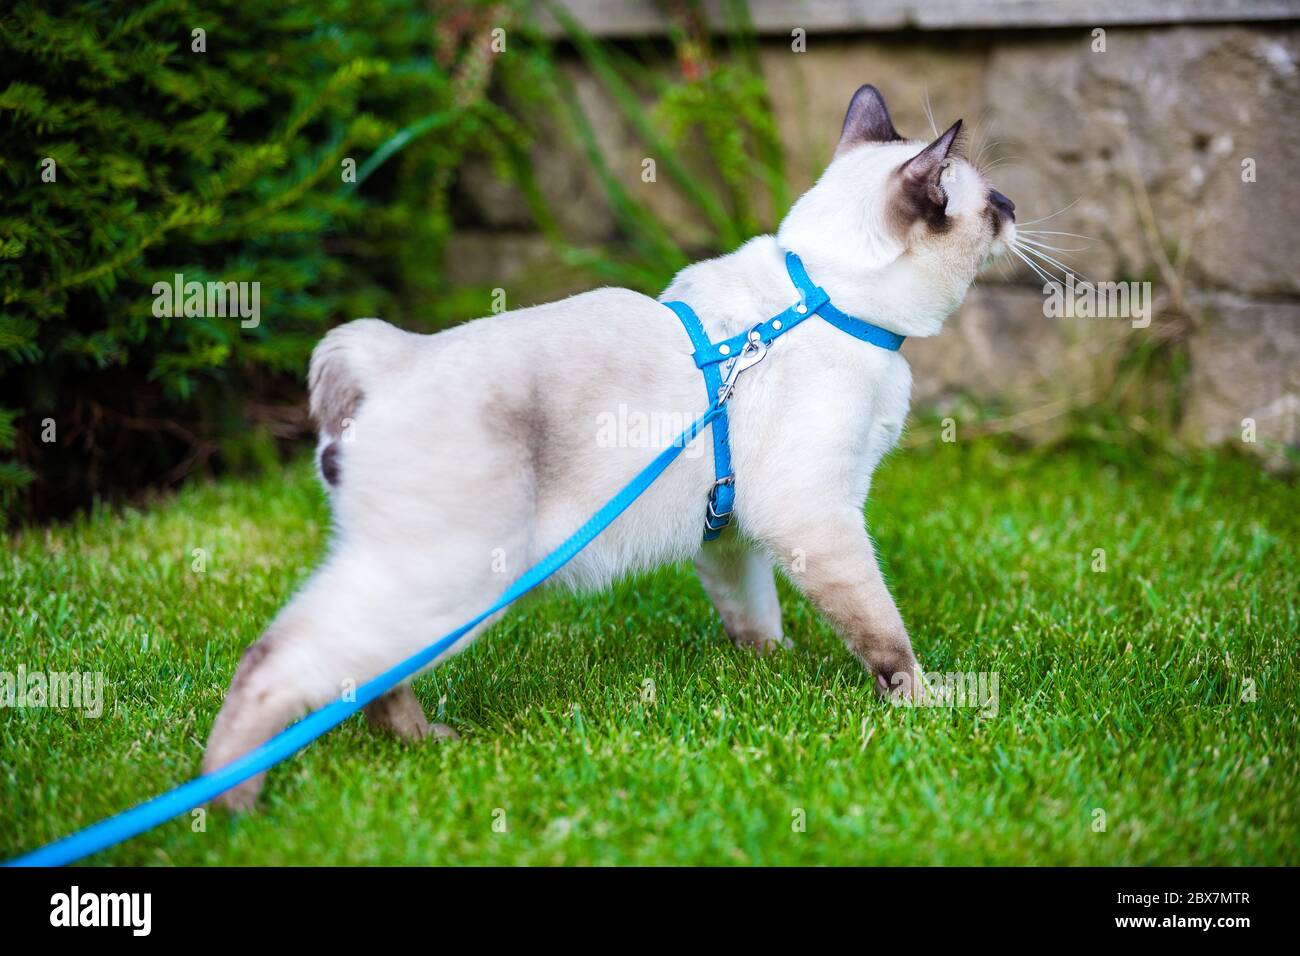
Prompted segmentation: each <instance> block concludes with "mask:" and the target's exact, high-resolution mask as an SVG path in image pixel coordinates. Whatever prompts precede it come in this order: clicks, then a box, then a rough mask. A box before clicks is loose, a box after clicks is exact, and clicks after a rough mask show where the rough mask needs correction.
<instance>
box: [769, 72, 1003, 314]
mask: <svg viewBox="0 0 1300 956" xmlns="http://www.w3.org/2000/svg"><path fill="white" fill-rule="evenodd" d="M961 128H962V123H961V120H958V121H957V122H956V123H954V124H953V125H952V126H950V127H949V128H948V129H947V130H945V131H944V132H943V133H941V134H940V135H939V136H938V138H937V139H935V140H934V142H932V143H929V144H926V143H924V142H921V141H916V140H907V139H904V138H903V137H902V136H901V135H900V134H899V133H898V131H897V130H896V129H894V124H893V121H892V120H891V119H890V116H889V110H888V108H887V107H886V105H885V100H884V98H883V97H882V96H881V95H880V91H879V90H877V89H876V88H875V87H874V86H863V87H861V88H860V89H859V90H858V91H857V93H855V94H854V96H853V100H852V102H851V103H850V104H849V109H848V113H847V114H846V115H845V117H844V126H843V129H842V130H841V133H840V141H839V143H838V145H837V146H836V148H835V156H834V158H833V160H832V161H831V164H830V166H829V167H827V169H826V172H825V173H824V174H823V175H822V177H821V179H820V180H818V182H817V184H816V185H815V186H813V188H812V189H810V190H809V191H808V192H807V193H805V194H804V195H803V196H802V197H801V198H800V199H799V201H798V202H797V203H796V204H795V206H794V208H793V209H791V211H790V214H789V215H788V216H787V217H786V220H785V221H784V222H783V223H782V225H781V238H782V241H783V244H785V245H787V247H788V248H793V249H799V250H801V251H802V250H804V249H809V248H810V247H816V248H817V249H818V250H819V252H820V256H819V258H820V259H821V260H822V262H820V263H819V265H821V266H822V267H823V268H825V265H826V260H829V261H830V264H831V265H832V267H834V268H836V270H837V271H840V272H842V273H843V274H845V275H849V276H852V277H853V280H854V282H855V283H856V284H857V285H858V286H859V287H860V288H861V290H862V292H863V298H864V300H867V301H868V302H869V303H870V309H872V310H876V314H877V317H878V318H881V319H885V320H888V319H889V318H890V317H891V313H897V314H900V315H901V314H906V315H908V316H909V317H911V318H912V319H913V320H915V321H917V322H919V323H920V324H921V325H923V326H928V325H934V327H935V330H936V331H937V326H938V324H941V323H942V321H943V319H944V318H946V317H947V316H948V314H950V313H951V312H952V310H953V309H955V308H956V307H957V305H958V304H959V303H960V302H961V299H962V297H963V296H964V295H965V293H966V290H967V288H969V286H970V284H971V282H972V281H974V278H975V274H976V273H977V272H978V271H979V269H980V268H981V267H982V266H983V265H985V264H986V263H988V262H989V261H990V260H991V259H993V258H995V257H997V256H998V255H1001V254H1002V253H1003V252H1005V251H1006V250H1007V249H1008V248H1009V246H1010V245H1011V244H1012V243H1013V242H1014V241H1015V230H1016V226H1015V208H1016V207H1015V204H1014V203H1013V202H1012V201H1011V200H1010V199H1008V198H1007V197H1006V196H1004V195H1003V194H1002V193H1000V192H998V191H997V190H996V189H994V188H993V187H992V185H991V184H990V183H989V182H988V181H987V180H986V179H985V178H984V176H983V175H981V174H980V172H979V170H977V169H976V168H975V166H974V165H972V164H971V163H970V162H969V161H967V160H966V159H965V158H964V157H963V156H962V155H961V139H960V133H961ZM867 317H868V318H870V317H871V316H867Z"/></svg>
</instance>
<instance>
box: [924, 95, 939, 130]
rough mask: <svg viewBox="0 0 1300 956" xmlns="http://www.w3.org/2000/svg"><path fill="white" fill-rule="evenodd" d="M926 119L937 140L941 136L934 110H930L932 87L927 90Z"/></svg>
mask: <svg viewBox="0 0 1300 956" xmlns="http://www.w3.org/2000/svg"><path fill="white" fill-rule="evenodd" d="M925 118H926V119H927V120H929V121H930V130H931V132H933V133H934V136H935V138H936V139H937V138H938V136H939V127H938V125H937V124H936V123H935V122H934V110H932V109H931V108H930V87H929V86H927V87H926V88H925Z"/></svg>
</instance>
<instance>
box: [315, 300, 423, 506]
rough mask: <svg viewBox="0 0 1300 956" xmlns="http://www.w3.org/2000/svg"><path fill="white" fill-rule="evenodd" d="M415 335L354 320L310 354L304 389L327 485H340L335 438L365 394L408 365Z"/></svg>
mask: <svg viewBox="0 0 1300 956" xmlns="http://www.w3.org/2000/svg"><path fill="white" fill-rule="evenodd" d="M417 338H418V336H416V335H415V334H413V333H411V332H404V331H402V330H401V329H399V328H397V327H396V326H393V325H389V324H388V323H387V322H384V321H382V320H380V319H356V320H355V321H352V322H348V323H346V324H345V325H340V326H339V327H338V328H335V329H331V330H330V331H329V333H328V334H327V335H326V336H325V338H323V339H321V341H320V344H319V345H317V346H316V349H315V351H313V352H312V354H311V367H310V369H309V370H308V372H307V387H308V389H309V391H310V394H311V415H312V418H313V419H314V420H315V422H316V427H317V428H318V429H319V430H320V446H319V452H320V457H319V463H320V470H321V477H322V478H324V480H325V483H326V484H327V485H330V486H333V485H337V484H338V479H339V474H338V472H339V461H338V459H339V454H340V449H339V441H340V440H341V439H342V438H344V437H345V432H346V431H347V429H348V428H349V426H350V425H351V423H352V419H353V417H354V416H355V415H356V412H357V409H358V408H359V407H360V405H361V402H362V401H363V400H364V399H365V397H366V394H367V393H368V392H370V391H372V390H373V389H374V388H376V387H378V385H379V383H380V382H382V381H384V380H385V379H391V378H392V377H393V376H394V375H396V374H397V373H399V372H401V371H402V370H403V369H404V368H405V367H406V364H407V361H408V360H409V358H410V356H411V354H412V351H413V349H412V346H413V344H414V341H413V340H415V339H417Z"/></svg>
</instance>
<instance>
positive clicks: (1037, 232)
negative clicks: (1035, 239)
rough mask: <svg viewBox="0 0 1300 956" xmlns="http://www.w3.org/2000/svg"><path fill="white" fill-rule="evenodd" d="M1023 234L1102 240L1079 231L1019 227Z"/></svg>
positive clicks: (1093, 240)
mask: <svg viewBox="0 0 1300 956" xmlns="http://www.w3.org/2000/svg"><path fill="white" fill-rule="evenodd" d="M1016 232H1018V233H1019V234H1020V235H1022V236H1069V237H1071V238H1072V239H1086V240H1087V241H1088V242H1100V241H1101V240H1100V239H1095V238H1093V237H1092V236H1081V235H1079V234H1078V233H1077V232H1057V231H1055V230H1052V229H1017V230H1016Z"/></svg>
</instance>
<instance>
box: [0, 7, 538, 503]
mask: <svg viewBox="0 0 1300 956" xmlns="http://www.w3.org/2000/svg"><path fill="white" fill-rule="evenodd" d="M500 16H501V12H500V11H499V10H495V9H492V8H484V7H482V6H481V5H480V4H476V3H469V2H461V3H454V2H452V3H441V4H432V5H429V4H425V3H420V2H394V0H318V2H316V3H313V4H304V5H296V4H288V3H283V2H266V0H204V2H199V0H162V2H155V3H145V4H140V5H130V4H114V3H110V2H89V0H83V2H58V0H54V2H49V0H42V2H40V3H20V4H18V5H17V6H14V7H12V8H10V9H9V10H8V11H7V12H6V13H4V14H3V15H0V290H2V291H0V376H2V379H0V455H3V456H4V457H6V458H8V460H6V461H0V514H3V513H4V512H5V511H9V512H10V513H15V514H19V515H37V516H47V515H57V514H60V513H63V512H66V511H67V510H69V509H71V508H73V507H77V506H80V505H82V504H84V503H86V502H88V501H89V500H90V499H91V498H92V497H95V496H98V495H105V494H113V493H116V492H119V491H122V490H128V489H136V488H139V487H141V486H144V485H147V484H152V483H158V482H163V483H169V482H174V481H177V480H179V479H180V478H182V477H184V476H185V475H186V474H188V473H190V472H193V471H194V470H195V469H197V468H204V467H206V466H219V467H230V466H240V465H242V464H245V463H248V462H250V461H256V460H259V459H265V458H266V457H267V456H270V455H273V454H274V452H275V450H276V447H277V442H278V441H280V440H282V439H288V438H292V437H294V436H295V435H297V434H299V433H300V432H301V431H302V430H303V427H304V425H305V422H304V421H303V419H302V413H301V402H300V398H301V392H300V389H301V384H300V378H301V375H302V370H303V368H304V366H305V363H306V358H307V355H308V354H309V352H310V349H311V347H312V345H313V344H314V342H315V341H316V339H317V338H318V337H319V335H320V334H321V333H322V332H323V330H324V329H325V328H326V327H328V326H329V325H332V324H334V323H336V322H338V321H342V320H346V319H350V318H353V317H356V316H360V315H375V314H383V315H392V314H395V313H398V314H411V315H415V314H417V313H418V314H419V315H420V316H421V317H422V318H423V319H424V320H425V321H426V322H428V323H430V324H433V325H436V324H438V323H440V322H445V321H447V320H448V318H449V317H448V316H447V315H446V314H445V313H443V312H441V311H440V310H439V309H438V308H437V303H438V301H439V292H440V291H442V289H441V283H440V279H439V276H440V270H439V269H438V268H437V264H438V259H439V256H440V254H441V249H442V245H443V242H444V239H445V237H446V235H447V233H448V231H449V228H450V217H449V215H448V211H447V204H446V195H447V191H448V189H449V187H450V182H451V176H452V175H453V173H454V170H455V169H456V168H457V167H458V166H459V165H460V161H461V157H462V156H463V155H464V153H466V152H467V151H469V150H479V151H482V150H487V151H490V152H492V153H493V154H495V155H497V156H498V157H499V158H500V159H501V160H502V161H503V162H502V165H503V167H504V168H506V169H509V168H510V166H511V164H512V163H513V164H514V166H515V167H516V168H517V167H518V166H519V163H518V160H517V158H518V157H519V156H520V155H521V153H522V146H523V139H524V137H523V133H522V131H521V130H520V129H519V128H518V126H517V124H516V123H515V122H514V121H512V120H511V119H510V118H509V117H508V116H507V115H506V114H505V113H504V112H503V111H501V110H500V109H499V108H497V107H495V106H493V105H492V103H491V102H490V101H488V99H487V98H486V96H485V90H486V88H487V83H488V78H489V74H490V71H491V69H492V65H493V63H492V60H493V57H492V56H491V54H490V52H489V50H488V39H489V31H490V29H491V28H492V27H493V26H494V25H495V23H496V22H497V18H499V17H500ZM200 30H201V31H203V32H202V33H201V34H200V33H196V32H195V31H200ZM348 160H351V161H353V162H355V165H356V169H357V174H358V175H357V179H358V182H357V183H351V182H345V181H344V172H345V161H348ZM372 172H373V175H370V174H371V173H372ZM177 274H180V275H183V276H184V278H185V280H186V281H196V282H199V283H208V282H223V283H227V282H235V283H239V282H247V283H258V290H259V298H258V304H259V313H260V315H259V321H258V322H257V324H256V325H255V326H253V324H252V319H251V318H249V319H247V320H244V321H241V318H240V317H238V316H229V315H228V316H226V317H220V316H215V317H214V316H210V315H209V316H190V317H184V316H181V317H168V316H166V315H165V314H164V315H161V316H160V315H157V314H156V310H155V305H156V301H157V296H156V293H155V285H156V284H157V283H170V282H171V281H172V278H173V276H175V275H177ZM159 288H162V287H159ZM232 288H233V287H232ZM246 289H247V290H248V291H250V292H251V289H252V287H251V286H248V287H246ZM246 304H250V303H246ZM417 306H418V308H417ZM246 326H248V327H246ZM51 439H52V440H51Z"/></svg>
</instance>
